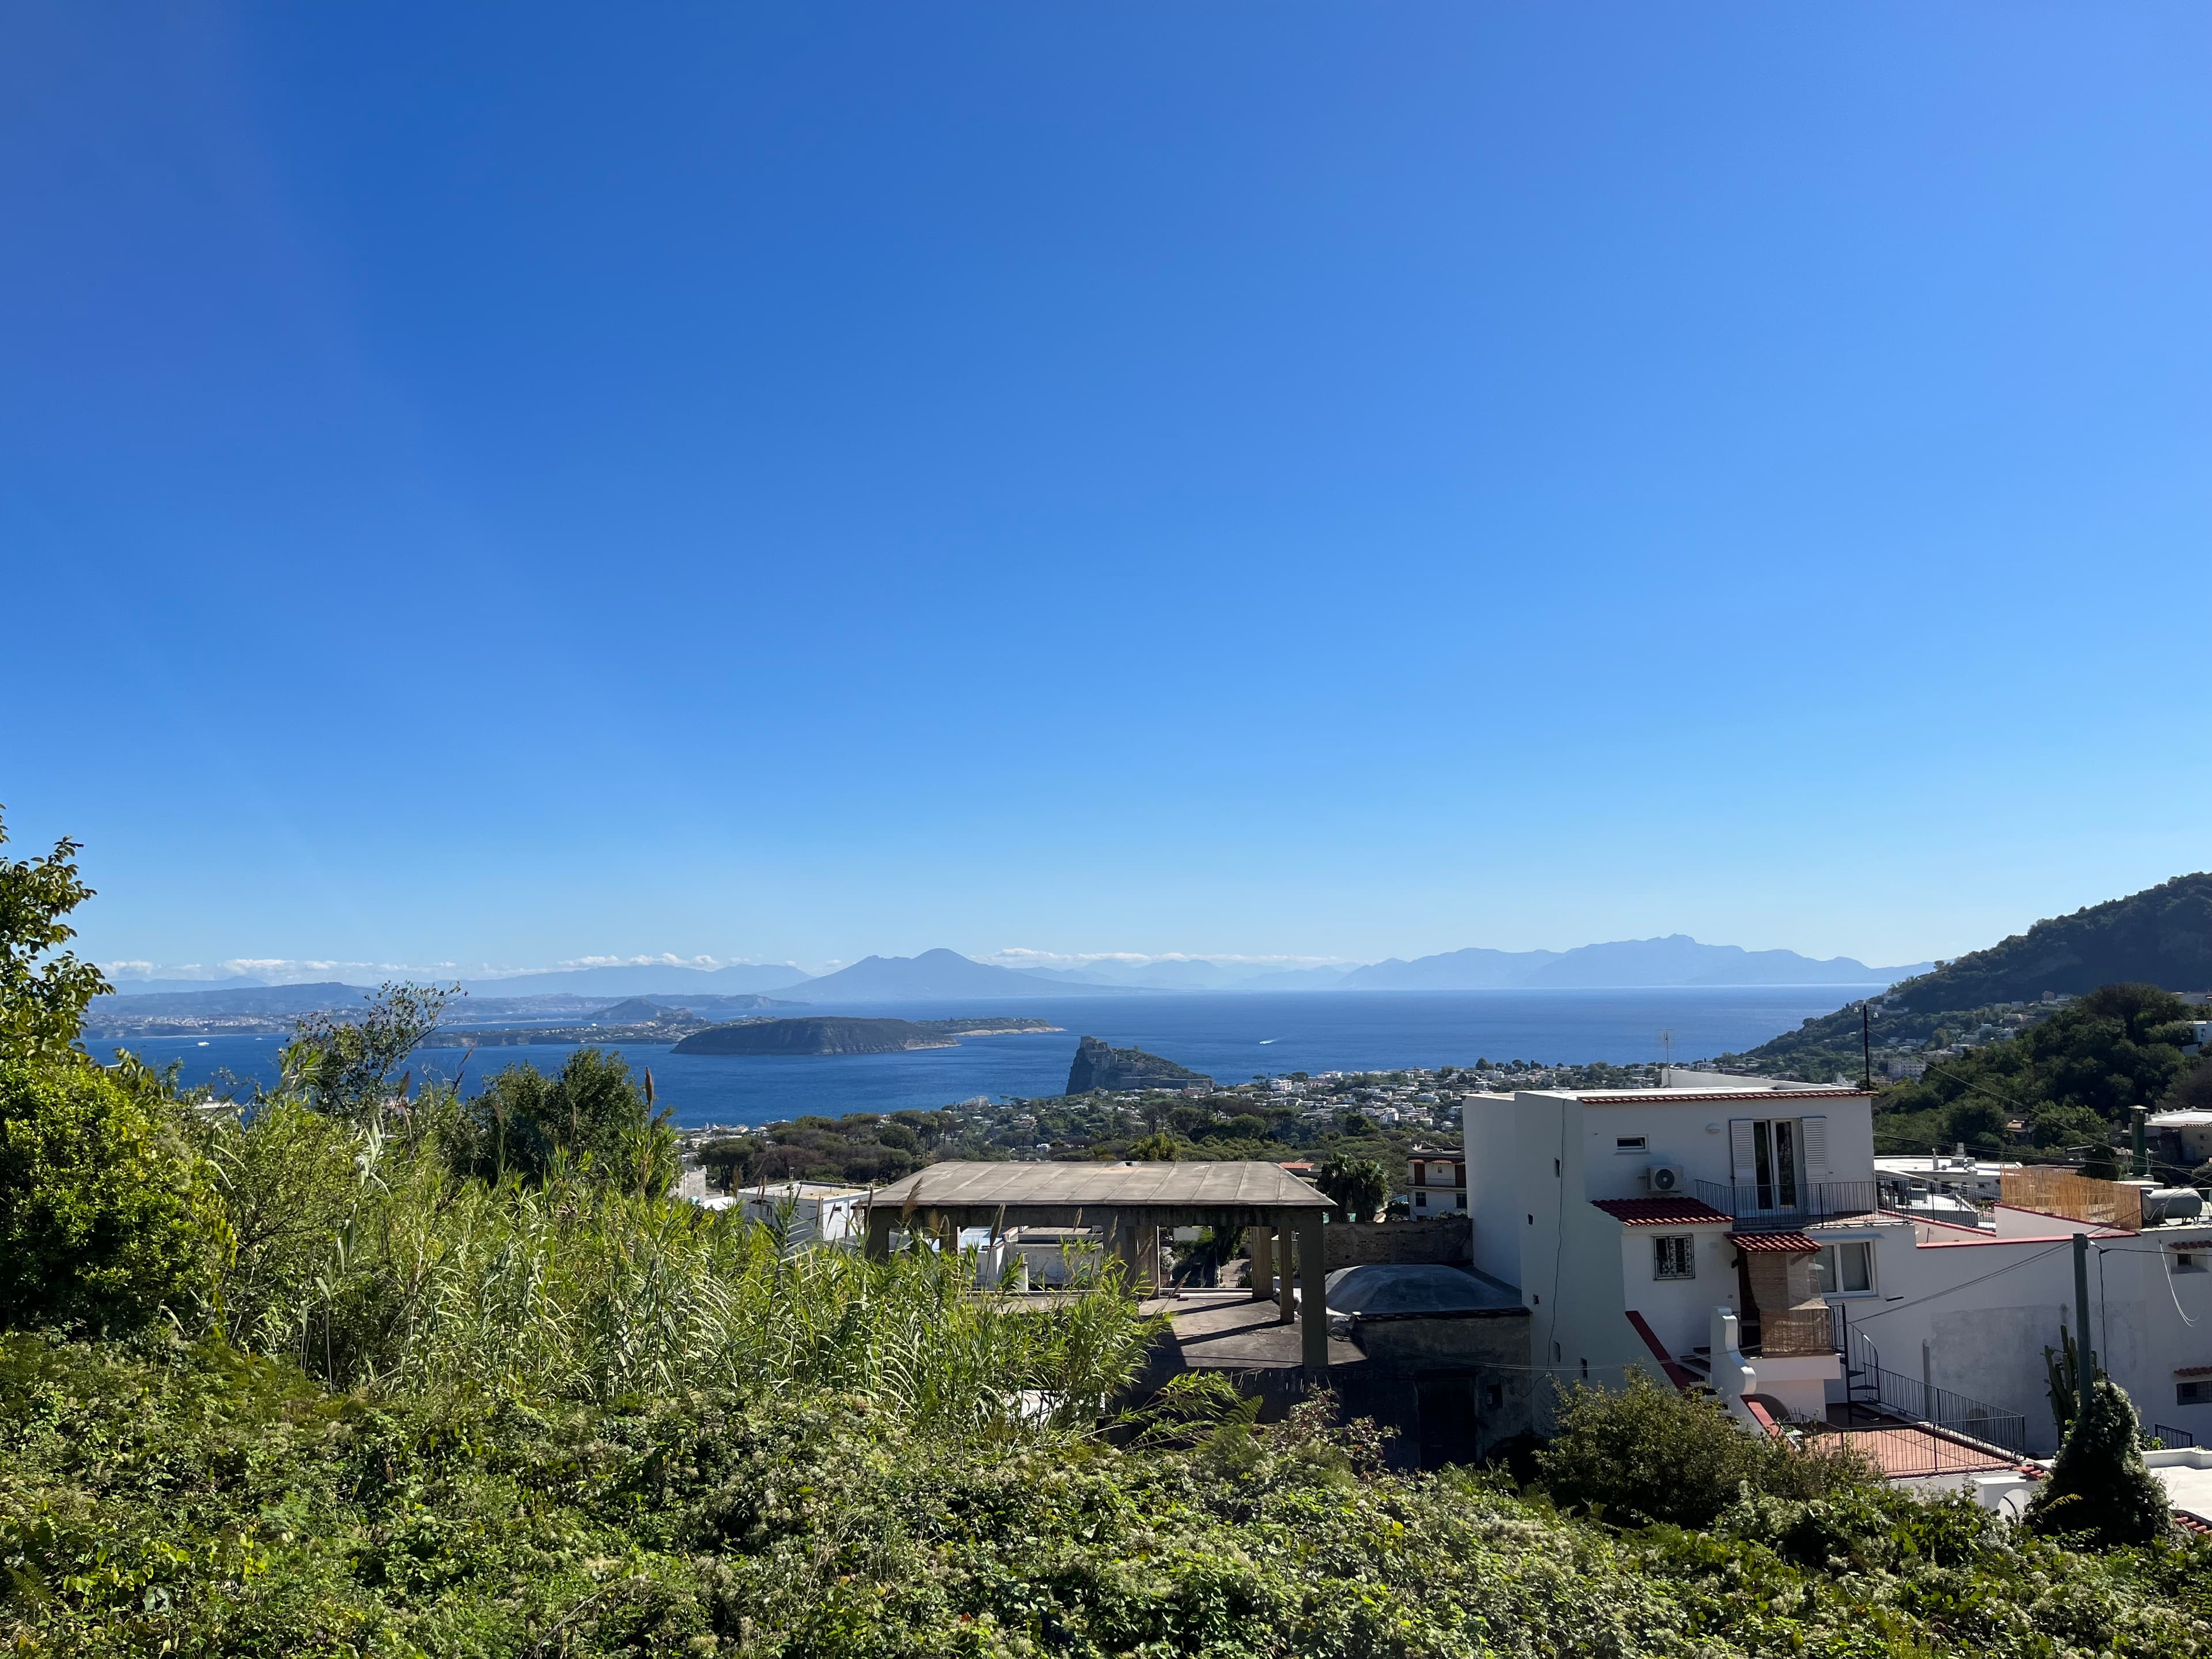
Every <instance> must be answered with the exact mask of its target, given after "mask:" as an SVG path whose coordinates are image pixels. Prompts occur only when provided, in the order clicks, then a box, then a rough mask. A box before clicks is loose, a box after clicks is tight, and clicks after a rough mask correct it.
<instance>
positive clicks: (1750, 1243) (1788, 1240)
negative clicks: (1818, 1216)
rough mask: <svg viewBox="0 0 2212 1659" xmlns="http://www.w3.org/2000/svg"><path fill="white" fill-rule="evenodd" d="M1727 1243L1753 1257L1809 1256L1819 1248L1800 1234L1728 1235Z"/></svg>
mask: <svg viewBox="0 0 2212 1659" xmlns="http://www.w3.org/2000/svg"><path fill="white" fill-rule="evenodd" d="M1729 1243H1731V1244H1733V1245H1735V1247H1736V1249H1739V1250H1749V1251H1750V1252H1752V1253H1753V1255H1759V1254H1760V1253H1762V1252H1763V1253H1765V1254H1767V1255H1812V1254H1813V1253H1814V1251H1815V1250H1817V1249H1820V1246H1819V1245H1818V1244H1816V1243H1814V1242H1813V1241H1812V1240H1811V1239H1809V1238H1808V1237H1805V1235H1804V1234H1802V1233H1730V1234H1729Z"/></svg>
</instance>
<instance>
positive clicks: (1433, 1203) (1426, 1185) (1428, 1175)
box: [1406, 1146, 1467, 1221]
mask: <svg viewBox="0 0 2212 1659" xmlns="http://www.w3.org/2000/svg"><path fill="white" fill-rule="evenodd" d="M1406 1182H1407V1212H1408V1213H1410V1214H1411V1215H1412V1217H1413V1219H1414V1220H1416V1221H1432V1220H1434V1219H1436V1218H1437V1217H1439V1216H1446V1215H1463V1214H1465V1213H1466V1212H1467V1154H1466V1152H1464V1151H1462V1150H1460V1149H1457V1148H1454V1147H1426V1146H1424V1147H1417V1148H1415V1149H1414V1150H1413V1152H1410V1153H1409V1154H1407V1159H1406Z"/></svg>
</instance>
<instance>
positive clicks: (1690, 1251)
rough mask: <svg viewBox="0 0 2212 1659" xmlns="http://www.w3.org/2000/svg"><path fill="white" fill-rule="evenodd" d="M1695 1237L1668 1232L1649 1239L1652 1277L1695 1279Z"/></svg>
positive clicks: (1696, 1262) (1696, 1274)
mask: <svg viewBox="0 0 2212 1659" xmlns="http://www.w3.org/2000/svg"><path fill="white" fill-rule="evenodd" d="M1697 1243H1698V1241H1697V1239H1696V1237H1694V1236H1693V1235H1692V1234H1689V1233H1669V1234H1668V1235H1667V1236H1666V1237H1662V1238H1655V1239H1653V1240H1652V1241H1651V1276H1652V1278H1654V1279H1695V1278H1696V1277H1697V1276H1698V1257H1697Z"/></svg>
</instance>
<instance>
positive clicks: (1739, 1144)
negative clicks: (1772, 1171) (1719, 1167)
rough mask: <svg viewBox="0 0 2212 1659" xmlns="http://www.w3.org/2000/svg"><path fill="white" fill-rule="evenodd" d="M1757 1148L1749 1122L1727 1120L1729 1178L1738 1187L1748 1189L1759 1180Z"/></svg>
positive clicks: (1733, 1119)
mask: <svg viewBox="0 0 2212 1659" xmlns="http://www.w3.org/2000/svg"><path fill="white" fill-rule="evenodd" d="M1758 1157H1759V1153H1758V1148H1757V1144H1756V1142H1755V1141H1754V1139H1753V1136H1752V1130H1751V1120H1750V1119H1749V1118H1747V1117H1732V1118H1730V1119H1729V1179H1730V1180H1731V1181H1733V1182H1735V1184H1736V1185H1737V1186H1739V1187H1748V1186H1750V1185H1751V1183H1752V1182H1753V1181H1755V1180H1757V1179H1758V1178H1759V1167H1758Z"/></svg>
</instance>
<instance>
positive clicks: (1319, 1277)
mask: <svg viewBox="0 0 2212 1659" xmlns="http://www.w3.org/2000/svg"><path fill="white" fill-rule="evenodd" d="M1321 1251H1322V1245H1321V1212H1320V1211H1318V1210H1309V1211H1306V1212H1303V1213H1301V1214H1300V1215H1299V1217H1298V1271H1299V1273H1300V1276H1301V1277H1302V1279H1303V1280H1304V1305H1303V1307H1302V1308H1301V1309H1300V1319H1299V1323H1298V1349H1299V1357H1300V1358H1301V1360H1302V1361H1303V1363H1304V1365H1305V1368H1306V1375H1307V1376H1309V1377H1310V1378H1312V1379H1313V1380H1315V1381H1316V1382H1318V1381H1320V1380H1321V1379H1322V1377H1324V1376H1327V1375H1328V1273H1325V1272H1323V1271H1322V1255H1321Z"/></svg>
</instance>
